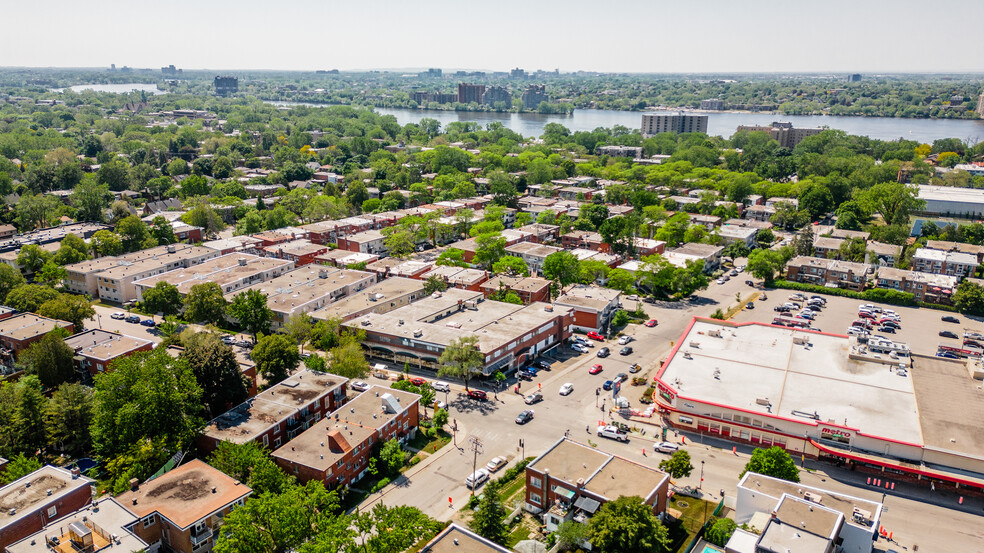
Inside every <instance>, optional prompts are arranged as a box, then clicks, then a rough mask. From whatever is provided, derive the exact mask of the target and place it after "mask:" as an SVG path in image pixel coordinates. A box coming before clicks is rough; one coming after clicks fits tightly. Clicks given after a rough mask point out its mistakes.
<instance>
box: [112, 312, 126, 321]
mask: <svg viewBox="0 0 984 553" xmlns="http://www.w3.org/2000/svg"><path fill="white" fill-rule="evenodd" d="M109 317H110V318H111V319H116V320H117V321H122V320H123V319H125V318H126V313H124V312H122V311H117V312H115V313H113V314H112V315H110V316H109Z"/></svg>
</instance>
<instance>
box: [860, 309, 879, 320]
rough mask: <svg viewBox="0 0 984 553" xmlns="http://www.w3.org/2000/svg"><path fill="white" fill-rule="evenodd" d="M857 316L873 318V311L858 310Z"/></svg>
mask: <svg viewBox="0 0 984 553" xmlns="http://www.w3.org/2000/svg"><path fill="white" fill-rule="evenodd" d="M858 317H860V318H862V319H871V320H875V314H874V313H871V312H869V311H858Z"/></svg>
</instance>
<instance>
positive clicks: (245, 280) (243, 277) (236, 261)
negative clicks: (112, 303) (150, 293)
mask: <svg viewBox="0 0 984 553" xmlns="http://www.w3.org/2000/svg"><path fill="white" fill-rule="evenodd" d="M293 268H294V262H293V261H287V260H285V259H275V258H272V257H259V256H256V255H250V254H248V253H239V254H230V255H223V256H222V257H216V258H215V259H210V260H208V261H205V262H204V263H200V264H198V265H195V266H193V267H188V268H185V267H182V268H180V269H175V270H173V271H168V272H166V273H161V274H158V275H154V276H152V277H148V278H144V279H141V280H138V281H136V282H134V283H133V287H134V290H136V299H137V301H143V295H144V293H145V292H146V291H147V290H149V289H151V288H153V287H154V286H155V285H156V284H157V283H158V282H166V283H168V284H172V285H174V286H175V287H177V289H178V292H181V295H185V294H187V293H188V292H190V291H191V287H192V286H194V285H196V284H203V283H205V282H212V283H215V284H218V285H219V288H221V289H222V292H223V293H225V294H230V293H233V292H236V291H237V290H241V289H243V288H245V287H247V286H249V285H251V284H253V283H254V282H267V281H269V280H272V279H274V278H276V277H278V276H280V275H282V274H284V273H286V272H287V271H289V270H291V269H293Z"/></svg>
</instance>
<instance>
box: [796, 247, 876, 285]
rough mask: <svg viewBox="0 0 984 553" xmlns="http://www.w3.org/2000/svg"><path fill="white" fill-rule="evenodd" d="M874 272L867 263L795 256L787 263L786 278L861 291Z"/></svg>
mask: <svg viewBox="0 0 984 553" xmlns="http://www.w3.org/2000/svg"><path fill="white" fill-rule="evenodd" d="M871 272H872V267H871V265H869V264H867V263H852V262H850V261H838V260H836V259H823V258H820V257H806V256H802V255H801V256H797V257H794V258H793V259H791V260H790V261H789V263H787V264H786V278H787V279H788V280H791V281H793V282H804V283H807V284H816V285H818V286H832V287H836V288H846V289H848V290H854V291H856V292H860V291H861V290H864V287H865V285H866V284H867V282H868V275H869V274H870V273H871Z"/></svg>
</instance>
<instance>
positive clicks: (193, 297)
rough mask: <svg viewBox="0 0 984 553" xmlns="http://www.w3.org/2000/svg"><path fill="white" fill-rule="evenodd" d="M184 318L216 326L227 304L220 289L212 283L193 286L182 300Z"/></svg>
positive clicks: (223, 314)
mask: <svg viewBox="0 0 984 553" xmlns="http://www.w3.org/2000/svg"><path fill="white" fill-rule="evenodd" d="M184 305H185V314H184V316H185V318H186V319H188V320H189V321H194V322H196V323H202V324H218V323H219V322H220V321H221V320H222V318H223V317H224V316H225V312H226V306H227V305H228V302H227V301H226V300H225V298H224V297H223V295H222V287H221V286H219V285H218V284H216V283H214V282H203V283H201V284H195V285H194V286H192V287H191V288H190V289H189V290H188V294H187V295H186V296H185V299H184Z"/></svg>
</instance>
